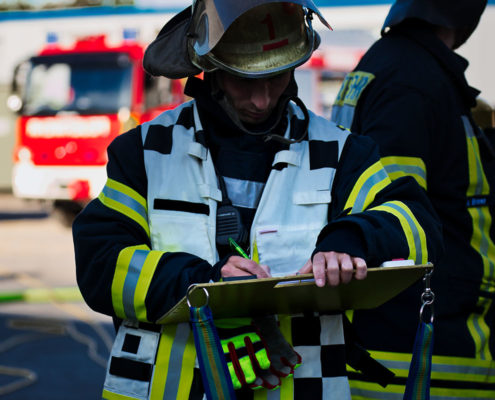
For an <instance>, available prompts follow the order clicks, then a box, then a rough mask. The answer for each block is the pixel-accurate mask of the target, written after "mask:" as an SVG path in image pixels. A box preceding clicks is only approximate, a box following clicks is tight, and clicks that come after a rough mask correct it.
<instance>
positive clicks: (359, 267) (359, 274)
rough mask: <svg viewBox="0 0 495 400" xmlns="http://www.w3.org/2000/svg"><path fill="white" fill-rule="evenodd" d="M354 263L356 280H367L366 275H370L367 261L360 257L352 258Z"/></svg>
mask: <svg viewBox="0 0 495 400" xmlns="http://www.w3.org/2000/svg"><path fill="white" fill-rule="evenodd" d="M352 262H353V264H354V268H355V270H356V273H355V277H356V279H358V280H361V279H364V278H366V275H367V274H368V266H367V265H366V261H364V260H363V259H362V258H360V257H352Z"/></svg>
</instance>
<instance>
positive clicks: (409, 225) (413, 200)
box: [304, 135, 443, 279]
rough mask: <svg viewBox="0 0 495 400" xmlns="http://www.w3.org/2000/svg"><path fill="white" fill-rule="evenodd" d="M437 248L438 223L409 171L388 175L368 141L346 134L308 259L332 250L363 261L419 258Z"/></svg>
mask: <svg viewBox="0 0 495 400" xmlns="http://www.w3.org/2000/svg"><path fill="white" fill-rule="evenodd" d="M442 248H443V245H442V239H441V228H440V223H439V222H438V218H437V216H436V214H435V212H434V210H433V208H432V206H431V204H430V202H429V200H428V199H427V197H426V194H425V192H424V191H423V190H422V189H421V188H420V187H419V185H418V184H417V183H416V182H415V180H414V179H412V178H411V177H402V178H400V179H397V180H394V181H391V179H390V177H389V176H388V175H387V173H386V172H385V169H384V167H383V165H382V163H381V161H380V158H379V154H378V148H377V146H376V145H375V144H374V142H372V141H371V140H370V139H369V138H366V137H361V136H356V135H350V136H349V138H348V140H347V143H346V144H345V147H344V149H343V153H342V156H341V159H340V162H339V165H338V167H337V173H336V176H335V180H334V185H333V188H332V203H331V205H330V209H329V223H328V225H327V226H326V227H325V228H324V229H323V230H322V232H321V233H320V235H319V237H318V240H317V243H316V249H315V251H314V252H313V257H312V260H313V261H314V260H315V256H316V255H317V254H318V253H329V252H335V253H340V254H346V255H349V256H351V257H354V258H358V259H363V260H365V261H366V263H367V265H368V267H376V266H379V265H380V264H381V263H382V262H384V261H388V260H391V259H396V258H404V259H411V260H413V261H414V262H415V263H416V264H424V263H426V262H428V261H431V262H434V261H435V260H436V259H437V258H438V256H439V254H440V253H441V252H442ZM304 272H307V271H304ZM327 279H328V277H327Z"/></svg>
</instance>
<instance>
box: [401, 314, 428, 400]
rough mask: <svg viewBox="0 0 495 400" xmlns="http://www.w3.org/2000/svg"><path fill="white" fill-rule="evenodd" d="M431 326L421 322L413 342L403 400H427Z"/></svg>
mask: <svg viewBox="0 0 495 400" xmlns="http://www.w3.org/2000/svg"><path fill="white" fill-rule="evenodd" d="M432 350H433V324H432V323H425V322H421V323H420V324H419V327H418V330H417V332H416V338H415V340H414V350H413V355H412V360H411V365H410V367H409V376H408V377H407V382H406V390H405V392H404V400H429V399H430V377H431V358H432Z"/></svg>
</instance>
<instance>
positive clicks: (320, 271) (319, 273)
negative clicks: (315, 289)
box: [313, 252, 327, 287]
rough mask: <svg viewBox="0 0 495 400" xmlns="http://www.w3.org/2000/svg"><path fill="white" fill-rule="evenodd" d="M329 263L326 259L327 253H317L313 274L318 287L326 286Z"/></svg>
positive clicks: (314, 257)
mask: <svg viewBox="0 0 495 400" xmlns="http://www.w3.org/2000/svg"><path fill="white" fill-rule="evenodd" d="M326 265H327V262H326V259H325V253H321V252H319V253H316V254H315V255H314V256H313V274H314V276H315V282H316V286H319V287H323V286H325V280H326V279H325V268H326Z"/></svg>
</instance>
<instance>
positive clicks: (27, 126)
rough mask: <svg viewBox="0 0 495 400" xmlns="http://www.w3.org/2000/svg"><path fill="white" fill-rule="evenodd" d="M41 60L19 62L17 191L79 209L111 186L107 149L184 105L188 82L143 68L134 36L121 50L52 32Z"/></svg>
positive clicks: (101, 40)
mask: <svg viewBox="0 0 495 400" xmlns="http://www.w3.org/2000/svg"><path fill="white" fill-rule="evenodd" d="M48 39H49V40H47V44H46V46H45V48H43V49H42V50H41V51H40V52H39V54H38V55H36V56H34V57H31V58H30V59H29V60H27V61H26V62H23V63H21V64H19V65H18V66H17V68H16V71H15V73H14V79H13V83H12V92H13V95H12V96H11V97H10V98H9V104H10V108H11V109H15V110H16V111H17V112H18V114H19V117H18V120H17V127H16V130H17V131H16V143H15V147H14V154H13V158H14V166H13V181H12V188H13V193H14V195H15V196H17V197H20V198H25V199H40V200H47V201H49V203H51V204H55V206H59V207H63V208H66V209H68V210H70V209H72V210H75V211H76V212H77V211H78V210H79V209H80V208H81V207H82V206H83V205H84V204H85V203H86V202H87V201H88V200H90V199H91V198H94V197H96V196H97V195H98V193H99V192H100V190H101V188H102V187H103V185H104V184H105V177H106V173H105V165H106V162H107V156H106V149H107V146H108V145H109V143H110V142H111V141H112V139H114V138H115V137H116V136H117V135H119V134H120V133H122V132H124V131H126V130H128V129H130V128H132V127H134V126H136V125H137V124H139V123H141V122H144V121H146V120H148V119H151V118H153V117H154V116H155V115H157V114H158V113H159V112H161V111H163V110H165V109H167V108H173V107H175V106H177V105H178V104H180V103H182V102H183V101H184V95H183V86H182V82H181V81H179V80H177V81H173V80H168V79H166V78H154V77H151V76H150V75H148V74H147V73H146V72H145V71H144V70H143V67H142V59H143V53H144V48H145V46H143V45H142V44H140V43H138V42H137V41H136V40H135V39H134V37H133V35H132V34H131V35H130V34H129V33H127V34H126V35H124V39H123V40H122V43H120V44H119V45H109V44H108V43H107V41H106V37H105V36H92V37H86V38H82V39H80V40H77V41H76V42H75V43H73V45H71V47H68V48H67V47H63V46H61V45H60V44H58V42H57V40H56V37H54V35H49V38H48Z"/></svg>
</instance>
